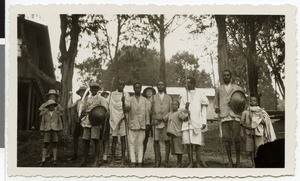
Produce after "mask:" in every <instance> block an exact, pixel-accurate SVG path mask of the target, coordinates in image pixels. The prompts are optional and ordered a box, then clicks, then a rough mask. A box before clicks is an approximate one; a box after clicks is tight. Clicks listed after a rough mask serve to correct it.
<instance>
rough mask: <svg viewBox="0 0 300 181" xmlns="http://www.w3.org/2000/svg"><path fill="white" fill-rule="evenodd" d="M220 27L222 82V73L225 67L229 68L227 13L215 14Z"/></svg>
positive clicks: (219, 54) (219, 43) (219, 57)
mask: <svg viewBox="0 0 300 181" xmlns="http://www.w3.org/2000/svg"><path fill="white" fill-rule="evenodd" d="M215 19H216V22H217V27H218V72H219V77H220V83H221V82H223V79H222V74H223V71H224V70H225V69H228V64H229V62H228V50H227V45H228V42H227V29H226V15H215Z"/></svg>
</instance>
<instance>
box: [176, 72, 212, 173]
mask: <svg viewBox="0 0 300 181" xmlns="http://www.w3.org/2000/svg"><path fill="white" fill-rule="evenodd" d="M195 85H196V80H195V78H194V77H186V92H184V93H182V94H181V95H180V108H181V109H185V112H186V113H187V114H188V118H187V119H186V120H185V121H184V122H183V123H182V144H184V145H187V149H188V156H189V160H190V162H189V165H188V167H189V168H192V167H193V147H194V148H195V149H196V150H195V151H196V163H197V167H206V164H205V162H204V161H203V160H201V146H202V145H204V137H203V134H202V132H205V131H207V120H206V110H207V106H208V104H209V102H208V99H207V97H206V96H205V94H204V93H203V92H202V91H201V90H196V89H195Z"/></svg>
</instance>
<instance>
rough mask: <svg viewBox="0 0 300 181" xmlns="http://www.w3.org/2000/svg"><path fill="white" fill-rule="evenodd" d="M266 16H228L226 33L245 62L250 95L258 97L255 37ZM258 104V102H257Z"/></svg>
mask: <svg viewBox="0 0 300 181" xmlns="http://www.w3.org/2000/svg"><path fill="white" fill-rule="evenodd" d="M266 18H267V16H261V15H255V16H254V15H251V16H250V15H243V16H241V15H239V16H228V18H227V20H228V30H229V31H228V32H229V35H230V37H231V38H232V39H233V41H234V42H235V43H236V44H237V45H238V47H239V49H240V54H242V55H243V56H244V57H245V59H246V60H247V73H248V85H249V91H250V94H251V95H255V96H257V97H259V94H258V87H257V86H258V72H259V69H258V68H259V67H258V66H257V64H258V62H257V60H258V55H257V45H256V41H257V35H258V33H259V32H260V30H261V28H262V26H263V23H264V22H265V20H266ZM258 102H260V100H258Z"/></svg>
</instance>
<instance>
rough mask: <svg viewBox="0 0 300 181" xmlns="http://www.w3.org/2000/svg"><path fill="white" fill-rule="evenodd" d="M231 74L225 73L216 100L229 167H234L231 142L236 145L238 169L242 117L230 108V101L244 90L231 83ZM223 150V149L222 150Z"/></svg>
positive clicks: (237, 164) (215, 104)
mask: <svg viewBox="0 0 300 181" xmlns="http://www.w3.org/2000/svg"><path fill="white" fill-rule="evenodd" d="M231 78H232V77H231V72H230V71H229V70H224V71H223V81H224V84H222V85H221V86H220V87H218V88H216V95H215V99H214V108H215V112H216V113H217V114H219V118H220V121H221V131H222V135H221V138H222V141H224V142H225V148H226V152H227V156H228V160H229V165H228V166H229V167H232V166H233V161H232V154H231V142H232V141H233V142H234V144H235V150H236V167H237V168H239V167H240V130H241V128H240V118H241V115H239V114H236V113H234V111H233V110H232V108H231V106H230V99H231V96H232V94H233V93H234V92H235V91H237V90H240V91H242V88H241V87H240V86H238V85H236V84H232V83H231ZM222 149H223V148H222Z"/></svg>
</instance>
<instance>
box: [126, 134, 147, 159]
mask: <svg viewBox="0 0 300 181" xmlns="http://www.w3.org/2000/svg"><path fill="white" fill-rule="evenodd" d="M144 139H145V130H141V129H137V130H131V129H129V132H128V142H129V153H130V160H131V163H136V154H135V146H137V161H138V163H142V161H143V142H144Z"/></svg>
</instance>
